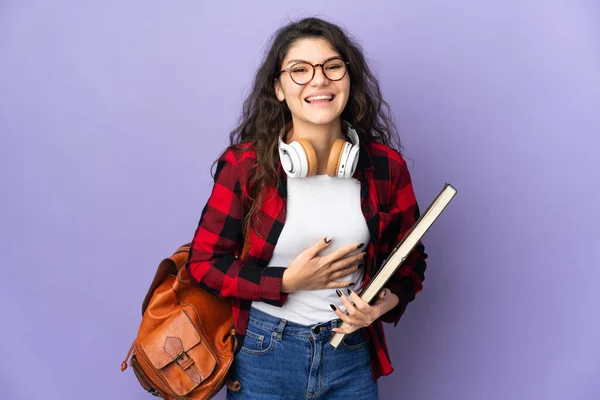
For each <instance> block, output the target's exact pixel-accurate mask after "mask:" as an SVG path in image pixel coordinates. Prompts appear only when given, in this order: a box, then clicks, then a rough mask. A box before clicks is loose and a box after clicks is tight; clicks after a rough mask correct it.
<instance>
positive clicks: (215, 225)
mask: <svg viewBox="0 0 600 400" xmlns="http://www.w3.org/2000/svg"><path fill="white" fill-rule="evenodd" d="M242 201H243V199H242V185H241V180H240V166H239V164H238V162H237V157H236V155H235V153H234V150H233V149H232V148H231V147H230V148H228V149H227V150H226V151H225V152H224V153H223V154H222V155H221V157H220V158H219V160H218V161H217V169H216V172H215V176H214V185H213V188H212V192H211V194H210V196H209V198H208V201H207V202H206V205H205V206H204V209H203V210H202V214H201V216H200V221H199V223H198V226H197V228H196V231H195V233H194V237H193V240H192V242H191V246H190V254H189V257H188V261H187V263H186V268H187V271H188V274H189V276H190V279H191V281H192V282H193V283H195V284H197V285H199V286H200V287H201V288H203V289H204V290H206V291H208V292H209V293H212V294H213V295H215V296H219V297H235V298H239V299H245V300H252V301H263V302H265V303H268V304H271V305H274V306H279V307H281V306H282V305H283V304H284V303H285V300H286V299H287V293H283V292H281V284H282V278H283V273H284V272H285V268H283V267H270V268H265V267H263V266H261V265H260V264H259V263H257V262H256V261H253V260H248V259H247V257H246V260H245V261H242V260H241V259H240V258H238V257H237V252H238V249H241V248H242V244H243V240H244V238H243V234H242V221H243V216H244V207H243V203H242Z"/></svg>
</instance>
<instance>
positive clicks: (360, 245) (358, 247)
mask: <svg viewBox="0 0 600 400" xmlns="http://www.w3.org/2000/svg"><path fill="white" fill-rule="evenodd" d="M364 245H365V244H364V243H361V244H359V245H358V246H356V249H357V250H358V249H360V248H361V247H363V246H364Z"/></svg>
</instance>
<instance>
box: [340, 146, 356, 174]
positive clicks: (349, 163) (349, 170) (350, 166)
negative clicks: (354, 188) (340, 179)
mask: <svg viewBox="0 0 600 400" xmlns="http://www.w3.org/2000/svg"><path fill="white" fill-rule="evenodd" d="M358 150H359V147H358V146H352V149H351V150H350V154H349V155H348V160H346V167H345V168H344V178H352V176H353V175H354V171H356V166H357V165H358Z"/></svg>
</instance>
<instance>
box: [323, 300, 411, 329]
mask: <svg viewBox="0 0 600 400" xmlns="http://www.w3.org/2000/svg"><path fill="white" fill-rule="evenodd" d="M349 292H350V294H349V297H346V295H345V294H344V293H342V295H341V296H340V298H341V300H342V304H343V305H344V307H345V308H346V311H348V314H346V313H344V312H343V311H342V310H340V308H339V307H337V306H334V305H333V304H332V306H333V307H335V315H337V316H338V317H339V318H340V319H341V320H342V321H344V322H346V323H347V324H349V325H351V326H350V327H348V328H346V329H342V328H334V329H332V330H333V331H334V332H337V333H344V334H349V333H352V332H354V331H356V330H358V329H360V328H364V327H367V326H369V325H371V324H372V323H373V322H374V321H375V320H377V318H379V317H381V316H382V315H383V314H385V313H386V312H388V311H390V310H391V309H392V308H394V307H396V306H397V305H398V303H399V302H400V299H398V296H396V295H395V294H394V293H392V292H391V291H390V290H389V289H383V290H382V291H381V292H379V295H378V296H377V300H376V301H375V303H374V304H373V305H369V303H367V302H366V301H364V300H363V299H361V298H360V296H358V295H357V294H356V293H354V292H353V291H351V290H350V291H349ZM338 295H339V293H338ZM352 303H354V304H352Z"/></svg>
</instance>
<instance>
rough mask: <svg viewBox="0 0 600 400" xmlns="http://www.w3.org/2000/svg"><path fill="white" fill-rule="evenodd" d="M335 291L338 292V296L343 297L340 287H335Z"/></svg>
mask: <svg viewBox="0 0 600 400" xmlns="http://www.w3.org/2000/svg"><path fill="white" fill-rule="evenodd" d="M335 292H336V293H337V295H338V297H342V292H340V290H339V289H335Z"/></svg>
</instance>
